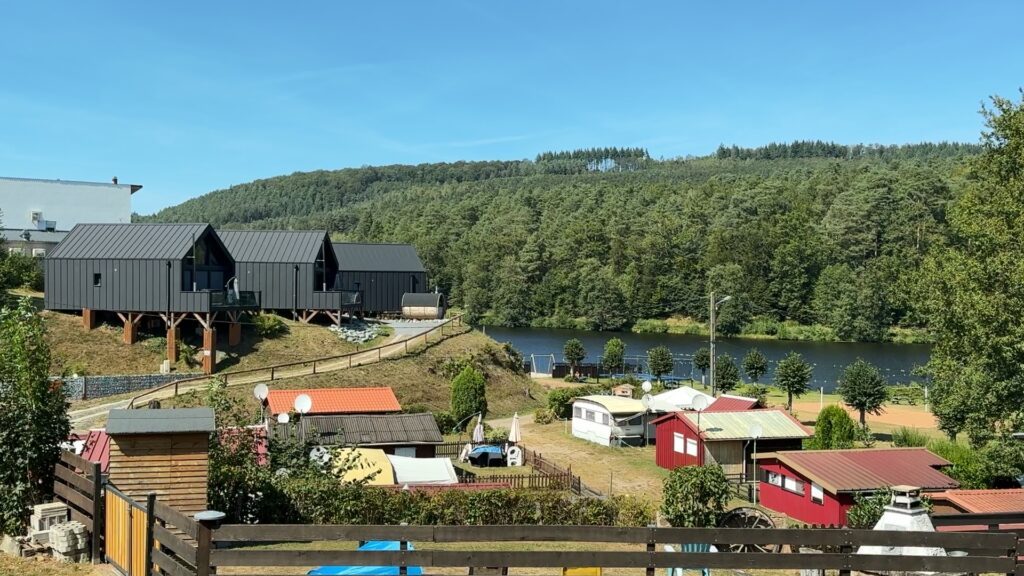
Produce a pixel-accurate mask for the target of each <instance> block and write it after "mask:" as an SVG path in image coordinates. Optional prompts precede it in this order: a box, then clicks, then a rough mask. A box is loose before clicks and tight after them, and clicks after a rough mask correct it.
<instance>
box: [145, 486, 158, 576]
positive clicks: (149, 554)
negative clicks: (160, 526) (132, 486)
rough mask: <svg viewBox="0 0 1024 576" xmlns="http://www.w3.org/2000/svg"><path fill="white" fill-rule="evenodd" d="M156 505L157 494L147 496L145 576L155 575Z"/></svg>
mask: <svg viewBox="0 0 1024 576" xmlns="http://www.w3.org/2000/svg"><path fill="white" fill-rule="evenodd" d="M155 505H156V492H150V493H149V494H146V556H145V566H144V568H143V569H142V573H143V574H152V573H153V544H154V538H153V523H154V520H155V519H156V512H155V511H154V510H153V509H154V508H155Z"/></svg>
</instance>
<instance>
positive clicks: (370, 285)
mask: <svg viewBox="0 0 1024 576" xmlns="http://www.w3.org/2000/svg"><path fill="white" fill-rule="evenodd" d="M334 253H335V255H336V256H337V259H338V278H337V282H336V284H335V288H337V289H338V290H355V291H357V292H359V293H360V294H361V296H362V304H361V305H360V306H359V307H358V309H359V310H362V311H364V312H369V313H386V312H395V313H397V312H401V310H402V295H403V294H406V293H408V292H426V291H427V270H426V268H424V267H423V262H421V261H420V257H419V255H418V254H416V248H415V247H413V246H412V245H409V244H360V243H348V242H341V243H339V242H336V243H335V244H334Z"/></svg>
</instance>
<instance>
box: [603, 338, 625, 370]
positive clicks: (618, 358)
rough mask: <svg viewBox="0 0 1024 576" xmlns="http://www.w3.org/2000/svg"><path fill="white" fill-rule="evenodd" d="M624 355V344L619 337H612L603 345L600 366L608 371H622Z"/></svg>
mask: <svg viewBox="0 0 1024 576" xmlns="http://www.w3.org/2000/svg"><path fill="white" fill-rule="evenodd" d="M625 356H626V344H625V343H624V342H623V341H622V340H621V339H620V338H612V339H611V340H609V341H608V342H606V343H605V345H604V353H603V354H602V355H601V366H602V367H603V368H604V370H605V372H609V373H615V372H618V371H624V367H623V365H624V364H625V360H626V359H625Z"/></svg>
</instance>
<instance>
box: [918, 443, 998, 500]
mask: <svg viewBox="0 0 1024 576" xmlns="http://www.w3.org/2000/svg"><path fill="white" fill-rule="evenodd" d="M928 450H930V451H932V452H934V453H935V454H936V455H937V456H939V457H940V458H944V459H946V460H948V461H949V462H951V463H952V464H953V465H952V466H951V467H949V468H946V469H945V470H944V472H945V473H946V475H947V476H949V477H950V478H952V479H954V480H956V481H957V482H959V483H960V487H961V488H988V486H989V475H988V471H987V470H986V466H985V462H984V460H983V458H982V452H981V451H980V450H974V449H972V448H971V447H969V446H965V445H964V444H960V443H957V442H953V441H950V440H944V439H939V438H933V439H932V440H930V441H929V442H928Z"/></svg>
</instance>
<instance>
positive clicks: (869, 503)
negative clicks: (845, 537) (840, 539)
mask: <svg viewBox="0 0 1024 576" xmlns="http://www.w3.org/2000/svg"><path fill="white" fill-rule="evenodd" d="M891 500H892V490H890V489H888V488H883V489H881V490H879V491H877V492H875V493H874V494H871V495H870V496H864V495H861V494H859V493H857V494H854V495H853V506H851V507H850V509H849V510H847V512H846V525H847V526H849V527H850V528H862V529H865V530H870V529H871V528H874V527H875V524H877V523H878V521H879V520H880V519H881V518H882V511H883V510H882V509H883V508H884V507H885V506H886V505H887V504H889V502H890V501H891Z"/></svg>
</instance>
